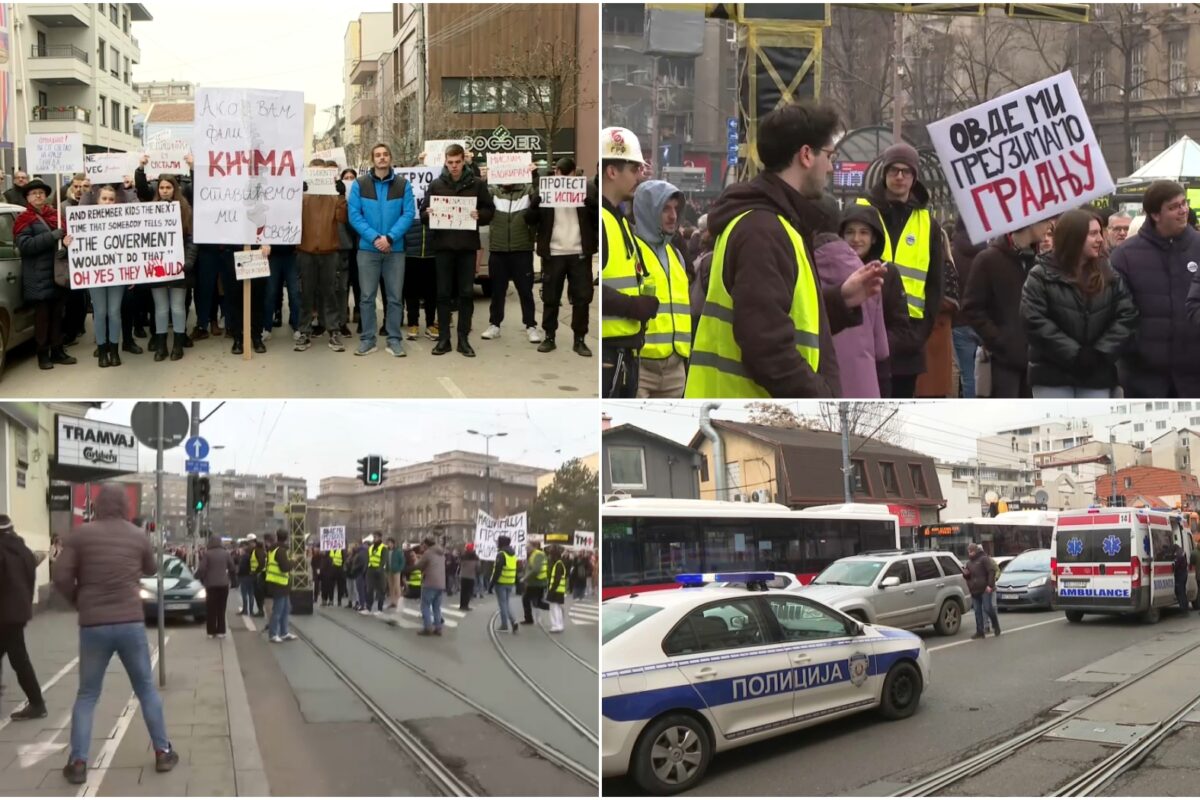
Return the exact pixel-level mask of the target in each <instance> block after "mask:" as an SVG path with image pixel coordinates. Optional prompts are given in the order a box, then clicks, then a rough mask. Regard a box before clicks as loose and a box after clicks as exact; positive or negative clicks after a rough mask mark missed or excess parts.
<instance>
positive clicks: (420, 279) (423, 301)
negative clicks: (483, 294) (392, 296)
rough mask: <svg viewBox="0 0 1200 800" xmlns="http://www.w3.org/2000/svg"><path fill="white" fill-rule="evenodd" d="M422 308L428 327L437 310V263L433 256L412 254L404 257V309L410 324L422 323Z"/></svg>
mask: <svg viewBox="0 0 1200 800" xmlns="http://www.w3.org/2000/svg"><path fill="white" fill-rule="evenodd" d="M472 279H474V276H472ZM383 297H387V295H386V294H384V295H383ZM422 308H424V309H425V326H426V327H428V326H430V325H432V324H433V320H434V315H435V314H436V312H437V264H436V261H435V260H434V259H432V258H412V257H411V256H410V257H408V258H406V259H404V309H405V316H406V317H407V318H408V325H410V326H418V325H420V324H421V309H422Z"/></svg>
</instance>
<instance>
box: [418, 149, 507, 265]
mask: <svg viewBox="0 0 1200 800" xmlns="http://www.w3.org/2000/svg"><path fill="white" fill-rule="evenodd" d="M431 197H474V198H475V210H476V211H478V212H479V219H478V220H476V224H475V229H474V230H470V231H453V230H432V229H431V230H430V235H431V236H432V237H433V249H434V252H443V253H445V252H464V251H465V252H474V251H476V250H478V249H479V248H480V245H479V229H480V228H482V227H483V226H485V225H490V224H491V223H492V217H493V215H494V214H495V213H496V205H495V203H493V202H492V193H491V192H489V191H488V185H487V183H485V182H484V181H483V179H482V178H479V177H477V176H476V175H475V173H474V172H472V171H470V170H466V169H464V170H463V174H462V177H460V178H459V179H458V181H457V182H455V181H453V180H452V179H451V178H450V170H447V169H443V170H442V174H441V175H440V176H438V177H437V178H435V179H434V181H433V183H431V184H429V188H428V189H426V190H425V197H424V198H423V199H422V200H421V221H422V222H423V223H425V224H426V225H428V224H429V198H431Z"/></svg>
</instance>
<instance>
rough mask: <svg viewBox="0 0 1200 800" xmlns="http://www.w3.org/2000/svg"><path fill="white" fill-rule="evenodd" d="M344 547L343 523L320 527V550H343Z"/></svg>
mask: <svg viewBox="0 0 1200 800" xmlns="http://www.w3.org/2000/svg"><path fill="white" fill-rule="evenodd" d="M345 547H346V526H345V525H330V526H329V527H327V528H321V550H323V551H324V552H326V553H328V552H329V551H330V550H344V549H345Z"/></svg>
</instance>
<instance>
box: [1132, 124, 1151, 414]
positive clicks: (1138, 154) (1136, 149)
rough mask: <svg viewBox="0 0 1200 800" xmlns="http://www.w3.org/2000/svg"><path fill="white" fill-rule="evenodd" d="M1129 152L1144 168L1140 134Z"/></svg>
mask: <svg viewBox="0 0 1200 800" xmlns="http://www.w3.org/2000/svg"><path fill="white" fill-rule="evenodd" d="M1129 152H1130V154H1131V155H1132V156H1133V165H1134V166H1135V167H1141V166H1145V162H1144V161H1143V160H1142V135H1141V134H1140V133H1135V134H1133V135H1132V136H1130V137H1129ZM1147 405H1149V404H1147Z"/></svg>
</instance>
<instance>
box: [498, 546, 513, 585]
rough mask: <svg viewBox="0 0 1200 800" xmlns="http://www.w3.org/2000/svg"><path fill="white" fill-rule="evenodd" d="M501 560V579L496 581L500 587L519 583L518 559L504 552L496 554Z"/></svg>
mask: <svg viewBox="0 0 1200 800" xmlns="http://www.w3.org/2000/svg"><path fill="white" fill-rule="evenodd" d="M496 558H498V559H500V577H499V579H497V580H496V583H497V585H499V586H512V585H514V584H515V583H516V582H517V557H516V556H511V557H510V556H509V555H508V553H505V552H504V551H503V550H501V551H500V552H498V553H496Z"/></svg>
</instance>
